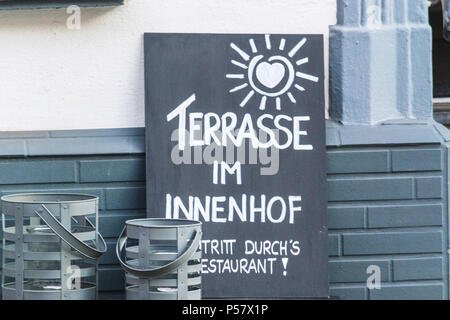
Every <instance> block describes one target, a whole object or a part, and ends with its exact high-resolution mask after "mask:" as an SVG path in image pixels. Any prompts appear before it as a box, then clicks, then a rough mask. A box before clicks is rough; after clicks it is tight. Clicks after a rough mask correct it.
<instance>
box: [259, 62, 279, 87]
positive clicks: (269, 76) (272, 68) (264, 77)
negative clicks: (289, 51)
mask: <svg viewBox="0 0 450 320" xmlns="http://www.w3.org/2000/svg"><path fill="white" fill-rule="evenodd" d="M285 73H286V68H285V67H284V66H283V65H282V64H281V63H278V62H275V63H272V64H270V63H268V62H262V63H260V64H259V65H258V67H257V68H256V77H257V79H258V81H259V82H261V83H262V84H263V85H264V86H266V87H267V88H270V89H273V88H275V87H276V86H277V85H279V84H280V82H281V80H283V78H284V75H285Z"/></svg>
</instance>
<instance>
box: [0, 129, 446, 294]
mask: <svg viewBox="0 0 450 320" xmlns="http://www.w3.org/2000/svg"><path fill="white" fill-rule="evenodd" d="M327 127H328V128H327V145H328V152H327V163H328V197H329V203H328V225H329V241H328V247H329V248H328V250H329V269H330V270H329V281H330V294H331V295H332V296H334V297H338V298H340V299H448V265H449V263H448V262H449V260H448V254H447V248H448V244H449V237H448V231H447V230H448V217H447V215H448V187H447V183H448V179H447V175H448V172H447V167H448V165H447V159H448V157H447V153H448V152H447V149H448V148H449V146H448V145H447V144H448V141H450V135H447V136H445V135H446V134H447V133H446V132H441V133H440V134H437V132H438V131H439V130H442V128H440V127H434V126H433V127H432V126H428V125H417V126H413V125H402V126H397V125H395V124H394V125H388V126H381V127H379V128H373V127H367V128H362V127H352V126H347V127H346V126H339V125H336V124H334V123H332V122H328V123H327ZM30 136H31V137H32V138H30ZM77 137H78V138H77ZM80 141H81V143H80ZM411 141H413V142H411ZM364 142H365V143H364ZM36 145H40V146H41V147H42V148H34V149H33V146H36ZM55 150H59V151H58V152H59V153H57V155H55V154H52V152H53V153H54V151H55ZM93 153H96V154H98V155H96V156H93V155H92V154H93ZM144 157H145V155H144V143H143V131H142V130H141V129H140V130H137V131H136V130H134V131H133V130H131V131H126V132H122V131H120V130H119V131H117V132H116V131H114V132H110V131H109V130H103V131H95V132H89V133H86V132H85V131H79V132H77V131H68V132H50V133H39V134H38V135H37V134H36V133H33V134H31V135H30V134H27V133H24V134H23V137H22V136H17V134H11V136H8V137H3V138H2V137H1V136H0V195H5V194H11V193H21V192H53V191H57V192H70V193H87V194H93V195H96V196H99V197H100V231H101V233H102V234H103V235H104V237H105V238H106V241H107V244H108V252H107V253H106V254H105V255H104V256H102V258H101V260H100V290H102V291H116V290H121V289H122V288H123V284H124V282H123V277H124V273H123V271H122V270H121V268H120V267H119V265H118V264H117V260H116V257H115V253H114V249H115V240H116V238H117V236H118V235H119V233H120V231H121V228H122V227H123V225H124V222H125V221H126V220H128V219H133V218H141V217H144V216H145V207H146V204H145V161H144ZM372 265H377V266H379V268H380V270H381V280H382V288H381V290H369V289H368V288H367V286H366V281H367V278H368V276H369V275H368V274H367V268H368V267H369V266H372Z"/></svg>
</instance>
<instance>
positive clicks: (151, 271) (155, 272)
mask: <svg viewBox="0 0 450 320" xmlns="http://www.w3.org/2000/svg"><path fill="white" fill-rule="evenodd" d="M126 228H127V227H126V226H125V227H124V228H123V230H122V232H121V233H120V236H119V239H117V243H116V255H117V259H118V260H119V262H120V264H121V265H122V267H123V268H124V269H125V271H126V272H128V273H131V274H132V275H134V276H136V277H139V278H154V277H159V276H162V275H164V274H167V273H170V272H172V271H174V270H175V269H177V268H178V267H179V266H181V265H183V264H184V263H186V262H187V261H188V260H189V258H190V257H191V256H192V255H193V254H194V253H195V251H196V250H197V248H198V246H199V244H200V239H201V237H202V232H201V231H198V230H195V236H194V239H193V241H192V243H191V245H190V246H189V248H188V249H187V250H186V251H184V252H183V253H182V254H181V255H180V256H179V257H178V258H176V259H175V260H174V261H172V262H169V263H168V264H166V265H163V266H160V267H152V268H148V269H138V268H134V267H132V266H130V265H128V264H127V263H126V262H125V261H123V260H122V258H121V255H122V251H123V249H124V247H125V245H126V243H127V239H128V237H127V235H126Z"/></svg>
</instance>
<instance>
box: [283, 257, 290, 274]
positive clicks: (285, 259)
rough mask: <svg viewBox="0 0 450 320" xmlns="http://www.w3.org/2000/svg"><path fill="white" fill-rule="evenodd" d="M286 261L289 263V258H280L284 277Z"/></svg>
mask: <svg viewBox="0 0 450 320" xmlns="http://www.w3.org/2000/svg"><path fill="white" fill-rule="evenodd" d="M288 261H289V258H282V259H281V262H282V263H283V268H284V271H283V276H286V275H287V271H286V269H287V264H288Z"/></svg>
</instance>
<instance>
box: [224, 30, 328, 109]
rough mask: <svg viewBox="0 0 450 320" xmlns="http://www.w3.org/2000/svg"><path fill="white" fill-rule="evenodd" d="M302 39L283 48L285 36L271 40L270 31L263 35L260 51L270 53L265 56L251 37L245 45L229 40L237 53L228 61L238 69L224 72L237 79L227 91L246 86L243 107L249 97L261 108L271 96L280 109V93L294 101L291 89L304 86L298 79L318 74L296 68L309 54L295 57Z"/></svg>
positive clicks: (317, 79)
mask: <svg viewBox="0 0 450 320" xmlns="http://www.w3.org/2000/svg"><path fill="white" fill-rule="evenodd" d="M306 42H307V39H306V38H302V39H301V40H300V41H299V42H298V43H296V45H295V46H294V47H292V49H290V50H287V44H286V39H285V38H282V39H281V40H280V41H279V42H278V41H277V42H276V43H275V42H274V41H272V39H271V36H270V35H265V49H264V51H265V52H269V53H270V54H269V55H267V54H266V56H265V55H264V54H262V52H260V51H262V50H258V47H257V45H256V42H255V40H254V39H250V40H249V48H247V49H241V48H239V47H238V46H237V45H236V44H234V43H231V44H230V46H231V48H232V49H233V50H234V51H235V52H236V53H237V55H238V56H239V58H236V59H232V60H231V63H232V64H233V65H234V67H235V68H236V69H237V70H239V71H238V72H236V73H229V74H227V75H226V78H228V79H231V80H233V81H235V82H238V81H240V83H239V84H237V85H236V86H235V87H233V88H232V89H231V90H230V93H235V92H239V91H241V90H246V92H247V94H246V95H245V98H244V99H243V100H242V102H241V103H240V106H241V107H242V108H243V107H245V106H246V105H247V104H248V103H249V102H250V101H251V100H252V99H253V100H255V101H258V102H257V103H259V109H260V110H265V109H266V106H267V105H268V103H269V99H271V100H272V101H273V100H274V102H275V107H276V109H277V110H281V107H282V97H283V96H286V97H287V98H288V99H289V101H290V102H291V103H293V104H296V103H297V99H296V96H295V94H294V93H298V92H300V93H301V92H304V91H305V90H306V89H305V88H304V86H302V82H301V81H304V80H306V81H312V82H316V83H317V82H319V78H318V77H316V76H314V75H310V74H307V73H304V72H301V71H300V70H299V69H300V67H301V66H302V65H305V64H307V63H309V57H300V58H296V56H297V54H298V53H299V52H300V51H301V48H302V47H303V46H304V45H305V44H306ZM297 59H298V60H297ZM297 80H299V81H297ZM294 89H295V91H294ZM258 96H259V97H258ZM254 97H255V98H254ZM256 97H258V100H256V99H257V98H256Z"/></svg>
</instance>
